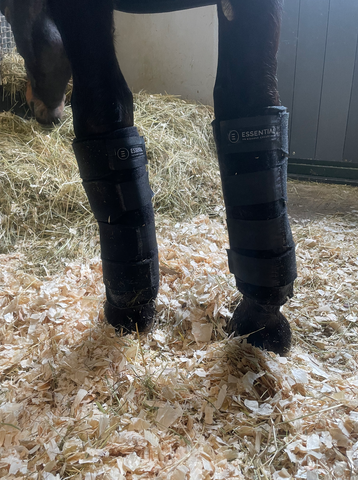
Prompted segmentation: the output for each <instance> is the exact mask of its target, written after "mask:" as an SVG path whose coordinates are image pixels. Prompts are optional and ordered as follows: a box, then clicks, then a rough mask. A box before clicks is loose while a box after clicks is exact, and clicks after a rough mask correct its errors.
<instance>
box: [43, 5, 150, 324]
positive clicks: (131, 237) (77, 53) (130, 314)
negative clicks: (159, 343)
mask: <svg viewBox="0 0 358 480" xmlns="http://www.w3.org/2000/svg"><path fill="white" fill-rule="evenodd" d="M49 7H50V9H51V14H52V15H53V18H54V20H55V22H56V25H57V27H58V29H59V31H60V33H61V36H62V40H63V44H64V47H65V50H66V53H67V56H68V58H69V61H70V64H71V68H72V73H73V94H72V109H73V118H74V129H75V134H76V137H77V138H76V139H75V141H74V145H73V146H74V151H75V155H76V158H77V162H78V165H79V169H80V174H81V177H82V179H83V185H84V188H85V190H86V193H87V196H88V199H89V202H90V204H91V207H92V210H93V212H94V215H95V217H96V219H97V221H98V224H99V231H100V241H101V256H102V264H103V279H104V283H105V286H106V295H107V302H106V304H105V315H106V318H107V320H108V321H109V322H110V323H111V324H113V325H114V326H115V327H116V328H117V329H119V330H121V329H123V330H132V329H135V328H136V325H137V326H138V329H139V330H140V331H145V330H147V329H148V328H149V327H150V326H151V323H152V320H153V316H154V300H155V297H156V295H157V292H158V285H159V265H158V252H157V244H156V238H155V226H154V214H153V208H152V203H151V197H152V192H151V190H150V187H149V181H148V173H147V168H146V163H147V159H146V154H145V147H144V141H143V139H142V137H140V136H139V135H138V132H137V129H136V128H135V127H134V126H133V99H132V93H131V92H130V90H129V88H128V86H127V84H126V82H125V80H124V78H123V75H122V73H121V71H120V68H119V65H118V63H117V59H116V55H115V49H114V45H113V7H112V0H101V2H98V0H87V1H86V2H83V1H81V0H49Z"/></svg>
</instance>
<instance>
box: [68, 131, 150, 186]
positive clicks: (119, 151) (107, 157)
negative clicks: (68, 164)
mask: <svg viewBox="0 0 358 480" xmlns="http://www.w3.org/2000/svg"><path fill="white" fill-rule="evenodd" d="M73 150H74V152H75V155H76V159H77V163H78V167H79V170H80V175H81V178H82V179H83V180H85V181H88V180H95V179H98V178H102V177H104V176H106V175H108V174H110V173H111V172H113V171H116V170H117V171H118V170H129V169H133V168H138V167H141V166H143V165H146V164H147V163H148V161H147V155H146V151H145V145H144V139H143V137H140V136H134V137H127V138H114V139H112V138H107V139H106V138H99V139H94V140H87V141H81V142H74V143H73Z"/></svg>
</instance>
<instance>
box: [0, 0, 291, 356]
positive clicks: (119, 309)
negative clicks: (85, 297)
mask: <svg viewBox="0 0 358 480" xmlns="http://www.w3.org/2000/svg"><path fill="white" fill-rule="evenodd" d="M282 1H283V0H250V1H248V0H0V9H1V11H2V12H3V13H4V15H5V16H6V18H7V20H8V21H9V23H10V24H11V26H12V30H13V33H14V37H15V42H16V45H17V48H18V52H19V53H20V55H22V56H23V58H24V60H25V66H26V70H27V74H28V79H29V80H28V86H27V92H26V99H27V102H28V104H29V106H30V108H31V110H32V111H33V113H34V115H35V117H36V119H37V120H38V121H39V122H40V123H42V124H45V125H51V124H52V123H57V122H59V121H60V119H61V116H62V112H63V108H64V92H65V88H66V85H67V82H68V80H69V78H70V76H71V75H72V77H73V93H72V98H71V105H72V110H73V121H74V131H75V139H74V142H73V149H74V153H75V156H76V160H77V163H78V167H79V171H80V175H81V178H82V181H83V186H84V188H85V191H86V194H87V196H88V199H89V202H90V205H91V208H92V211H93V213H94V216H95V218H96V220H97V222H98V225H99V232H100V245H101V258H102V266H103V281H104V284H105V287H106V301H105V305H104V312H105V317H106V319H107V321H108V322H109V323H110V324H112V325H113V326H114V327H115V328H116V329H117V330H118V331H121V332H130V331H133V330H135V329H138V331H139V332H147V331H149V330H150V328H151V326H152V324H153V320H154V317H155V299H156V296H157V293H158V289H159V263H158V249H157V243H156V236H155V223H154V213H153V207H152V201H151V199H152V191H151V189H150V186H149V180H148V173H147V166H146V164H147V157H146V152H145V143H144V139H143V138H142V137H141V136H139V134H138V131H137V129H136V127H135V125H134V119H133V97H132V93H131V91H130V89H129V88H128V85H127V83H126V81H125V79H124V76H123V74H122V72H121V70H120V66H119V64H118V61H117V58H116V54H115V48H114V43H113V32H114V27H113V10H114V9H117V10H120V11H124V12H127V13H136V14H146V13H159V12H169V11H175V10H182V9H190V8H195V7H200V6H205V5H214V4H215V5H216V7H217V15H218V24H219V45H218V67H217V75H216V81H215V86H214V92H213V94H214V113H215V120H214V122H213V130H214V138H215V142H216V147H217V153H218V160H219V167H220V174H221V181H222V188H223V194H224V202H225V207H226V216H227V228H228V234H229V244H230V248H229V249H228V251H227V253H228V262H229V268H230V272H231V273H232V274H234V275H235V280H236V286H237V288H238V290H239V291H240V292H241V293H242V300H241V301H240V302H239V304H238V305H237V307H236V309H235V311H234V313H233V316H232V318H231V320H230V322H229V325H228V332H233V333H234V334H237V335H249V337H248V342H250V343H251V344H252V345H254V346H257V347H260V348H264V349H268V350H271V351H274V352H276V353H278V354H280V355H285V354H287V353H288V352H289V349H290V346H291V330H290V326H289V322H288V320H287V319H286V318H285V317H284V315H283V314H282V313H281V311H280V308H281V306H282V305H283V304H284V303H285V302H286V301H287V299H288V298H290V297H292V296H293V283H294V280H295V278H296V276H297V273H296V262H295V244H294V241H293V238H292V233H291V229H290V225H289V221H288V216H287V191H286V181H287V156H288V112H287V110H286V108H285V107H283V106H281V103H280V97H279V92H278V85H277V76H276V73H277V50H278V42H279V33H280V23H281V12H282Z"/></svg>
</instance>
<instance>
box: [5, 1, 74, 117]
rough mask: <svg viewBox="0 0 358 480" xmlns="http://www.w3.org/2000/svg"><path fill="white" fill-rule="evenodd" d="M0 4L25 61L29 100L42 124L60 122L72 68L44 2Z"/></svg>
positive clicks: (33, 111)
mask: <svg viewBox="0 0 358 480" xmlns="http://www.w3.org/2000/svg"><path fill="white" fill-rule="evenodd" d="M0 5H1V10H2V12H3V13H4V14H5V16H6V18H7V20H8V21H9V23H10V24H11V28H12V31H13V33H14V37H15V41H16V46H17V49H18V52H19V53H20V55H21V56H22V57H23V58H24V60H25V67H26V71H27V76H28V79H29V81H28V84H27V91H26V101H27V103H28V105H29V107H30V109H31V111H32V113H33V114H34V115H35V117H36V120H37V121H38V122H39V123H41V124H44V125H52V124H53V123H58V122H59V121H60V119H61V117H62V113H63V109H64V106H65V89H66V86H67V83H68V81H69V79H70V76H71V69H70V65H69V62H68V60H67V57H66V54H65V51H64V48H63V45H62V40H61V36H60V34H59V32H58V30H57V28H56V25H55V24H54V22H53V20H52V18H51V17H50V16H49V14H48V11H47V8H46V3H45V0H13V1H10V0H1V4H0Z"/></svg>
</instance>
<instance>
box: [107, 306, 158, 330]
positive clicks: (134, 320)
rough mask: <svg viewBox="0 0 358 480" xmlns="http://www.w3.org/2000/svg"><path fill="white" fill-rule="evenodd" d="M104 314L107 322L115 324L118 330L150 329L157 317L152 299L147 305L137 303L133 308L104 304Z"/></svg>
mask: <svg viewBox="0 0 358 480" xmlns="http://www.w3.org/2000/svg"><path fill="white" fill-rule="evenodd" d="M104 316H105V318H106V319H107V322H108V323H110V324H111V325H113V327H114V328H115V329H116V330H117V331H118V332H123V333H131V332H136V331H137V328H138V331H139V332H140V333H147V332H149V331H150V329H151V327H152V325H153V321H154V317H155V302H154V300H152V301H151V302H150V303H147V304H145V305H137V306H135V307H132V308H118V307H115V306H114V305H112V304H111V303H109V302H108V301H106V302H105V304H104Z"/></svg>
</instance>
